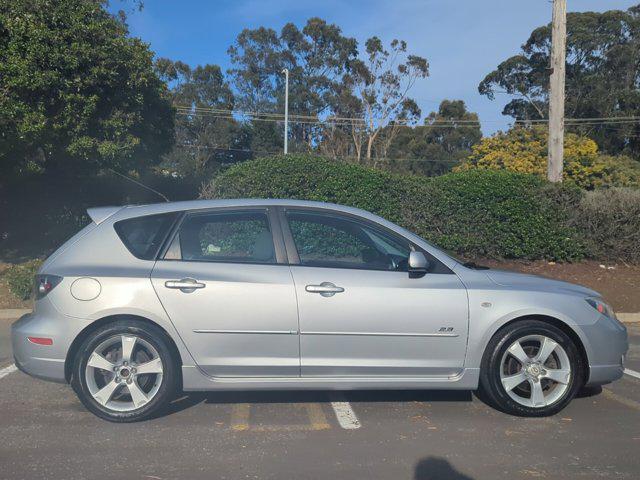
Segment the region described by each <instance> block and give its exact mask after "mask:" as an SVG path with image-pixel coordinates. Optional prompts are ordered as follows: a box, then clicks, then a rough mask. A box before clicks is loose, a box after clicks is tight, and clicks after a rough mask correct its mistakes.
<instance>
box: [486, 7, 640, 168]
mask: <svg viewBox="0 0 640 480" xmlns="http://www.w3.org/2000/svg"><path fill="white" fill-rule="evenodd" d="M550 49H551V25H545V26H541V27H539V28H536V29H535V30H534V31H533V32H532V33H531V35H530V36H529V39H528V40H527V41H526V42H525V44H524V45H522V50H521V52H520V53H519V54H518V55H515V56H512V57H510V58H508V59H506V60H505V61H503V62H502V63H500V64H499V65H498V67H497V68H496V69H495V70H494V71H492V72H491V73H489V74H488V75H487V76H486V77H485V78H484V80H483V81H482V82H481V83H480V85H479V87H478V88H479V91H480V93H481V94H483V95H486V96H487V97H488V98H490V99H494V98H495V95H496V93H507V94H510V95H512V96H513V97H514V98H513V99H512V100H510V101H509V102H508V103H507V104H506V105H505V107H504V110H503V114H505V115H509V116H512V117H514V118H517V119H521V120H537V119H543V118H546V116H547V109H548V93H549V73H550V72H549V70H548V68H549V55H550ZM639 58H640V5H639V6H634V7H632V8H630V9H628V10H626V11H621V10H609V11H606V12H602V13H598V12H584V13H569V14H568V15H567V69H566V116H567V117H568V118H589V119H602V118H607V117H635V116H638V114H639V113H640V63H639V62H638V59H639ZM567 128H568V129H569V130H570V131H576V132H578V133H581V134H586V135H588V136H590V137H591V138H593V139H594V140H596V141H597V143H598V145H599V146H600V147H601V148H602V149H603V150H605V151H607V152H609V153H620V152H625V153H630V154H633V155H634V156H635V157H636V158H637V157H638V156H640V123H638V122H637V121H627V122H623V121H619V123H605V122H602V121H601V120H592V121H585V122H583V124H581V125H580V126H575V125H574V126H571V125H568V126H567Z"/></svg>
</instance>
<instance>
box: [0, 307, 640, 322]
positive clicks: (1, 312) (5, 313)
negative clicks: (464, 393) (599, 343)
mask: <svg viewBox="0 0 640 480" xmlns="http://www.w3.org/2000/svg"><path fill="white" fill-rule="evenodd" d="M26 313H31V309H29V308H5V309H0V320H13V319H18V318H20V317H21V316H22V315H25V314H26ZM616 316H617V317H618V320H620V321H621V322H622V323H640V312H637V313H616Z"/></svg>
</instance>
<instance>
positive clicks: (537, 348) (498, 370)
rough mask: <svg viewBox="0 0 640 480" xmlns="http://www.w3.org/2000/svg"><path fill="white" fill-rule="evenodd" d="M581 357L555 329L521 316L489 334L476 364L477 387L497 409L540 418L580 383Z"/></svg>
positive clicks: (560, 406) (556, 407) (565, 401)
mask: <svg viewBox="0 0 640 480" xmlns="http://www.w3.org/2000/svg"><path fill="white" fill-rule="evenodd" d="M584 369H585V366H584V362H583V359H582V356H581V355H580V352H579V351H578V349H577V347H576V345H575V344H574V343H573V341H572V339H571V338H570V337H569V336H568V335H567V334H566V333H564V332H563V331H562V330H560V329H559V328H557V327H555V326H553V325H551V324H548V323H546V322H541V321H538V320H523V321H519V322H516V323H513V324H511V325H508V326H507V327H505V328H503V329H502V330H500V331H499V332H498V333H496V335H495V336H494V337H493V338H492V339H491V341H490V342H489V345H488V346H487V350H486V352H485V355H484V358H483V362H482V369H481V387H482V390H483V393H485V396H486V397H488V400H489V401H490V402H491V403H493V404H494V405H495V406H496V407H497V408H499V409H501V410H503V411H505V412H507V413H511V414H514V415H522V416H530V417H540V416H547V415H553V414H555V413H557V412H559V411H560V410H562V409H563V408H564V407H565V406H566V405H567V404H568V403H569V402H570V401H571V399H572V398H573V397H574V396H575V395H576V393H577V392H578V390H579V389H580V387H581V386H582V383H583V378H584Z"/></svg>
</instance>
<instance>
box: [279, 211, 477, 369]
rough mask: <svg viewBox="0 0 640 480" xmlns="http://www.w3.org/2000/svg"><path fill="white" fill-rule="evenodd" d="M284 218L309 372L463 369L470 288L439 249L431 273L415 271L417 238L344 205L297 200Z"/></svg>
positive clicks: (302, 349) (302, 346)
mask: <svg viewBox="0 0 640 480" xmlns="http://www.w3.org/2000/svg"><path fill="white" fill-rule="evenodd" d="M281 223H283V225H285V226H284V227H283V229H284V231H285V241H286V242H287V251H288V252H290V254H289V258H290V259H293V260H292V263H294V265H292V266H291V270H292V274H293V277H294V281H295V285H296V292H297V294H298V305H299V316H300V355H301V374H302V376H303V377H312V376H361V377H365V376H366V377H370V376H395V377H397V376H420V377H450V376H453V375H456V374H458V373H459V372H460V371H461V370H462V367H463V363H464V356H465V351H466V344H467V330H468V303H467V293H466V289H465V288H464V286H463V285H462V283H461V282H460V280H459V279H458V277H457V276H456V275H455V274H453V273H452V272H451V271H450V270H449V269H448V268H447V267H446V266H445V265H443V264H441V263H440V262H438V261H437V260H436V259H435V258H433V257H431V268H430V271H429V273H427V274H426V275H424V276H422V277H421V278H410V276H409V274H408V272H407V264H408V257H409V253H410V251H411V250H412V249H415V248H417V246H415V245H412V244H411V243H410V242H409V241H408V240H406V239H405V238H404V237H402V236H400V235H398V234H396V233H395V232H391V231H389V230H387V229H385V228H383V227H381V226H379V225H376V224H372V223H371V222H367V221H364V220H363V219H358V217H353V216H349V215H346V214H341V213H339V212H333V211H331V210H323V209H295V208H291V209H289V208H287V209H285V210H284V214H283V218H282V220H281ZM425 253H426V252H425Z"/></svg>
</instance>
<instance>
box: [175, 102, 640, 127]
mask: <svg viewBox="0 0 640 480" xmlns="http://www.w3.org/2000/svg"><path fill="white" fill-rule="evenodd" d="M177 108H178V110H177V112H176V113H177V114H179V115H185V116H194V117H211V118H219V119H226V120H237V117H248V119H249V120H251V121H262V122H273V123H280V122H283V121H284V115H283V114H279V113H269V112H249V111H241V110H229V109H216V108H208V107H186V106H178V107H177ZM289 119H290V121H291V122H294V123H299V124H307V125H357V126H366V123H367V121H366V120H365V119H363V118H357V117H332V116H328V117H326V118H325V119H321V118H318V117H314V116H310V115H298V114H290V115H289ZM374 121H380V119H374ZM511 121H512V122H513V123H515V124H524V125H528V124H541V125H546V124H548V123H549V119H547V118H540V119H528V120H523V119H514V120H511ZM490 122H500V123H503V122H504V120H482V121H480V120H463V119H451V120H447V119H438V120H434V121H432V122H429V123H425V124H416V125H413V124H409V123H408V122H407V121H399V122H398V123H395V124H393V125H394V126H397V127H409V128H415V127H445V128H446V127H457V126H481V125H482V123H490ZM625 123H629V124H633V123H640V117H639V116H611V117H584V118H566V119H565V124H566V125H598V124H625Z"/></svg>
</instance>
